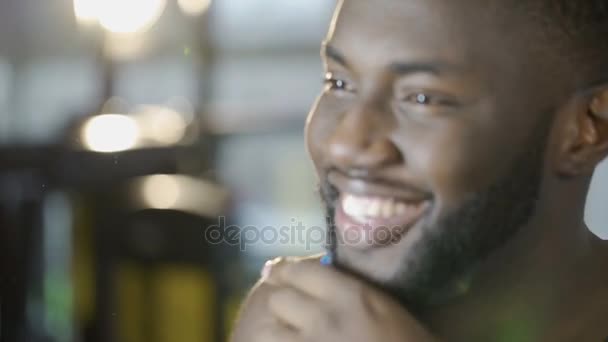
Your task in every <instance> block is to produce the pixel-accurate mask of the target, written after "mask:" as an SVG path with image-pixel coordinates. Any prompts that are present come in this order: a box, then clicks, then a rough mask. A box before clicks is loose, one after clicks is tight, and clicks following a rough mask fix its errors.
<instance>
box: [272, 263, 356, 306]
mask: <svg viewBox="0 0 608 342" xmlns="http://www.w3.org/2000/svg"><path fill="white" fill-rule="evenodd" d="M275 272H277V273H278V275H279V279H280V282H281V283H282V284H286V285H289V286H292V287H294V288H296V289H298V290H300V291H302V292H304V293H306V294H309V295H310V296H312V297H314V298H317V299H320V300H325V301H333V300H335V299H343V300H353V299H355V298H357V297H360V293H361V290H362V288H363V283H361V282H360V281H359V280H357V279H355V278H353V277H351V276H349V275H347V274H345V273H342V272H340V271H338V270H337V269H336V268H334V267H330V266H324V265H321V264H320V263H319V262H317V261H316V260H303V261H298V262H292V263H286V264H283V265H279V267H277V270H276V271H275Z"/></svg>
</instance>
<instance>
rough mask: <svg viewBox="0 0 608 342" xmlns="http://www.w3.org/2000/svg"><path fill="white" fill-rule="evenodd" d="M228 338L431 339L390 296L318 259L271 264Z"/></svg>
mask: <svg viewBox="0 0 608 342" xmlns="http://www.w3.org/2000/svg"><path fill="white" fill-rule="evenodd" d="M264 302H266V303H264ZM264 304H266V305H264ZM234 337H235V338H239V337H240V338H243V339H233V341H234V342H240V341H245V340H247V341H260V342H273V341H328V342H329V341H332V342H333V341H337V342H339V341H349V342H350V341H353V342H358V341H360V342H369V341H387V342H392V341H395V342H397V341H399V342H402V341H416V342H430V341H437V340H436V339H435V338H434V337H433V336H432V335H431V334H430V333H429V332H428V331H426V329H424V327H423V326H422V325H421V324H420V323H418V322H417V321H416V320H415V319H414V318H413V317H412V316H411V315H410V314H409V313H408V312H407V311H406V310H404V309H403V308H402V307H401V306H400V305H399V304H398V303H396V302H395V301H394V300H393V299H391V298H390V297H388V296H386V295H385V294H383V293H381V292H380V291H378V290H376V289H374V288H372V287H371V286H369V285H367V284H365V283H362V282H361V281H359V280H357V279H354V278H352V277H350V276H348V275H345V274H343V273H341V272H339V271H337V270H336V269H334V268H332V267H328V266H322V265H321V264H320V263H319V262H318V259H308V260H298V261H293V260H292V261H282V262H279V263H277V264H276V265H274V267H272V270H271V272H270V275H269V276H268V277H267V278H266V279H265V280H263V281H262V283H261V284H260V285H259V286H258V287H257V288H256V290H254V292H253V293H252V295H251V296H250V298H249V301H248V302H247V303H246V305H245V308H244V309H243V313H242V315H241V321H240V322H239V324H238V325H237V329H236V331H235V335H234Z"/></svg>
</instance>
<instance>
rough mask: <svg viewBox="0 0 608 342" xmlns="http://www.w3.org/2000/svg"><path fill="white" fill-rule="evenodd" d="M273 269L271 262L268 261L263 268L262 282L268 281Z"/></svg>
mask: <svg viewBox="0 0 608 342" xmlns="http://www.w3.org/2000/svg"><path fill="white" fill-rule="evenodd" d="M271 269H272V263H271V262H270V260H268V261H266V263H265V264H264V268H262V272H261V276H262V280H266V279H268V277H269V276H270V270H271Z"/></svg>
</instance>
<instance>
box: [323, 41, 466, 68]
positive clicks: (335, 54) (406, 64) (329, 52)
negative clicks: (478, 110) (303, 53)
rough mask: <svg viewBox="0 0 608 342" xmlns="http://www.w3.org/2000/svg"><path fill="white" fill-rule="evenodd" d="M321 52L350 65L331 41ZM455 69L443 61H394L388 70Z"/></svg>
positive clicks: (324, 44)
mask: <svg viewBox="0 0 608 342" xmlns="http://www.w3.org/2000/svg"><path fill="white" fill-rule="evenodd" d="M321 54H322V55H323V56H325V57H327V58H329V59H331V60H333V61H334V62H336V63H338V64H340V65H342V66H344V67H348V62H347V60H346V57H344V55H343V54H342V53H340V51H339V50H338V49H336V48H335V47H334V46H333V45H331V44H329V43H326V42H325V43H323V47H322V49H321ZM455 69H458V68H457V67H456V66H454V65H452V64H448V63H443V62H394V63H391V64H390V65H389V66H388V70H390V71H392V72H393V73H395V74H398V75H409V74H416V73H426V74H433V75H440V74H442V73H445V72H448V71H454V70H455Z"/></svg>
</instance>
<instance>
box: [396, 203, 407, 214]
mask: <svg viewBox="0 0 608 342" xmlns="http://www.w3.org/2000/svg"><path fill="white" fill-rule="evenodd" d="M406 211H407V205H406V204H405V203H397V204H396V205H395V212H396V213H397V215H403V214H405V212H406Z"/></svg>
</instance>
